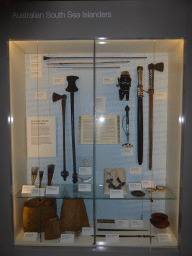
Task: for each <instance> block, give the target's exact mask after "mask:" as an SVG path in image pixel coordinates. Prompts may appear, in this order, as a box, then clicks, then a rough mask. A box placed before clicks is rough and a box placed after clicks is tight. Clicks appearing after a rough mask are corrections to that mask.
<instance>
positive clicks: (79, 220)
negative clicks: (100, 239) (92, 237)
mask: <svg viewBox="0 0 192 256" xmlns="http://www.w3.org/2000/svg"><path fill="white" fill-rule="evenodd" d="M60 225H61V229H62V231H76V232H77V231H81V230H82V227H90V224H89V219H88V216H87V211H86V206H85V203H84V200H83V199H82V198H78V199H63V204H62V207H61V217H60Z"/></svg>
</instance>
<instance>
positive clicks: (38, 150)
mask: <svg viewBox="0 0 192 256" xmlns="http://www.w3.org/2000/svg"><path fill="white" fill-rule="evenodd" d="M27 153H28V157H56V125H55V116H28V117H27Z"/></svg>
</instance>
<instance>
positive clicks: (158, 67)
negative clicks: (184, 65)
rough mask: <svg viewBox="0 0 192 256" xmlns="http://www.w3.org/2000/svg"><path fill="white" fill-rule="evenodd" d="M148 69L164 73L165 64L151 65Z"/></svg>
mask: <svg viewBox="0 0 192 256" xmlns="http://www.w3.org/2000/svg"><path fill="white" fill-rule="evenodd" d="M148 68H149V69H154V70H157V71H161V72H163V70H164V63H163V62H159V63H157V64H153V63H151V64H149V65H148Z"/></svg>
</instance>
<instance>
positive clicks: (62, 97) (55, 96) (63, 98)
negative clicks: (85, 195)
mask: <svg viewBox="0 0 192 256" xmlns="http://www.w3.org/2000/svg"><path fill="white" fill-rule="evenodd" d="M66 99H67V95H65V94H63V95H59V94H57V93H55V92H54V93H53V96H52V100H53V102H56V101H58V100H61V106H62V121H63V171H62V172H61V176H62V177H63V179H64V181H66V179H67V176H69V172H68V171H67V170H66V154H65V109H66Z"/></svg>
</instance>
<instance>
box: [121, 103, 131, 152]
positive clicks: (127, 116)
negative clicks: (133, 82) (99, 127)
mask: <svg viewBox="0 0 192 256" xmlns="http://www.w3.org/2000/svg"><path fill="white" fill-rule="evenodd" d="M129 110H130V108H129V106H128V105H127V106H126V107H125V111H126V115H125V116H126V132H125V134H126V136H127V143H125V144H123V145H122V146H123V147H126V148H128V147H133V145H131V144H130V143H129ZM125 116H124V117H125ZM124 117H123V119H124ZM122 123H123V120H122ZM122 127H123V124H122Z"/></svg>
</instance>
